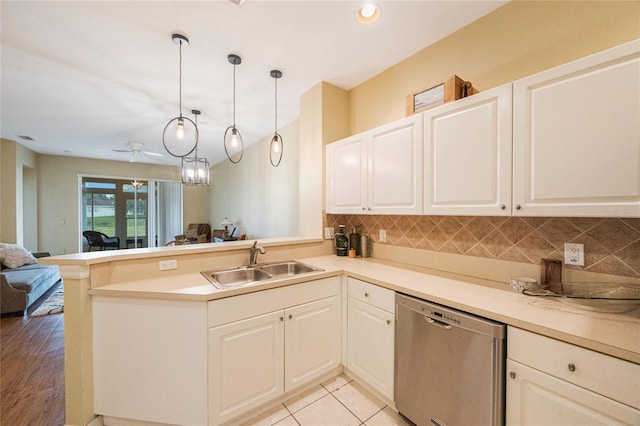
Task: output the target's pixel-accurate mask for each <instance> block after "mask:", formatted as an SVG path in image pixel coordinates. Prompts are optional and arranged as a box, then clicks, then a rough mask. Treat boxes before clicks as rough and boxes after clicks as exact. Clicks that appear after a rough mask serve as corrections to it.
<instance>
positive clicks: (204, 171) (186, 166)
mask: <svg viewBox="0 0 640 426" xmlns="http://www.w3.org/2000/svg"><path fill="white" fill-rule="evenodd" d="M191 112H192V113H193V115H195V123H194V124H195V125H196V127H197V126H198V116H199V115H200V111H199V110H197V109H193V110H191ZM181 175H182V183H183V184H185V185H192V186H200V185H209V161H208V160H207V159H206V158H205V157H198V145H197V144H196V147H195V155H194V156H193V157H187V156H184V157H182V171H181Z"/></svg>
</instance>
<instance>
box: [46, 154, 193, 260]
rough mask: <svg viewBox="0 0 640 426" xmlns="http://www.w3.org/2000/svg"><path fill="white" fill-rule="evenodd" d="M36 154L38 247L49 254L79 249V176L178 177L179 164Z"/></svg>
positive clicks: (167, 178) (161, 178)
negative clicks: (162, 164)
mask: <svg viewBox="0 0 640 426" xmlns="http://www.w3.org/2000/svg"><path fill="white" fill-rule="evenodd" d="M37 157H38V162H37V169H38V228H39V236H38V241H39V248H40V250H46V251H50V252H51V253H52V254H66V253H77V252H78V251H79V250H78V242H79V235H80V232H79V199H78V198H79V194H78V176H79V175H91V176H112V177H119V178H131V179H134V178H137V179H158V180H174V181H175V180H179V179H180V170H179V168H178V167H167V166H159V165H152V164H143V163H129V162H122V161H107V160H95V159H87V158H78V157H61V156H56V155H38V156H37ZM185 216H188V215H187V214H185Z"/></svg>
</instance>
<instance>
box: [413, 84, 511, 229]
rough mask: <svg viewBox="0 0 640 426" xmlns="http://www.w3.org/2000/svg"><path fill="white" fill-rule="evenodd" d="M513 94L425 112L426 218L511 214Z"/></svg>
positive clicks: (491, 94) (497, 92) (499, 91)
mask: <svg viewBox="0 0 640 426" xmlns="http://www.w3.org/2000/svg"><path fill="white" fill-rule="evenodd" d="M511 93H512V85H511V84H508V85H505V86H500V87H497V88H495V89H492V90H488V91H486V92H482V93H478V94H476V95H473V96H470V97H468V98H464V99H461V100H458V101H456V102H452V103H449V104H446V105H444V106H441V107H439V108H434V109H432V110H429V111H427V112H425V113H424V115H423V117H424V170H425V172H424V213H425V214H433V215H477V216H509V215H510V214H511V135H512V131H511V122H512V117H511V110H512V106H511Z"/></svg>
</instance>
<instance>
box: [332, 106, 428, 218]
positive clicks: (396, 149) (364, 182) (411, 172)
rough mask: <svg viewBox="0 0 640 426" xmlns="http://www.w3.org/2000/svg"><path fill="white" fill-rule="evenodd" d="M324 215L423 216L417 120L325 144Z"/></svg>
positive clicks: (419, 139)
mask: <svg viewBox="0 0 640 426" xmlns="http://www.w3.org/2000/svg"><path fill="white" fill-rule="evenodd" d="M327 213H336V214H338V213H351V214H363V213H365V214H366V213H371V214H421V213H422V122H421V120H420V116H419V115H416V116H412V117H408V118H405V119H402V120H399V121H396V122H394V123H391V124H388V125H385V126H382V127H378V128H376V129H373V130H370V131H368V132H364V133H362V134H358V135H355V136H352V137H349V138H346V139H343V140H341V141H338V142H335V143H332V144H330V145H327Z"/></svg>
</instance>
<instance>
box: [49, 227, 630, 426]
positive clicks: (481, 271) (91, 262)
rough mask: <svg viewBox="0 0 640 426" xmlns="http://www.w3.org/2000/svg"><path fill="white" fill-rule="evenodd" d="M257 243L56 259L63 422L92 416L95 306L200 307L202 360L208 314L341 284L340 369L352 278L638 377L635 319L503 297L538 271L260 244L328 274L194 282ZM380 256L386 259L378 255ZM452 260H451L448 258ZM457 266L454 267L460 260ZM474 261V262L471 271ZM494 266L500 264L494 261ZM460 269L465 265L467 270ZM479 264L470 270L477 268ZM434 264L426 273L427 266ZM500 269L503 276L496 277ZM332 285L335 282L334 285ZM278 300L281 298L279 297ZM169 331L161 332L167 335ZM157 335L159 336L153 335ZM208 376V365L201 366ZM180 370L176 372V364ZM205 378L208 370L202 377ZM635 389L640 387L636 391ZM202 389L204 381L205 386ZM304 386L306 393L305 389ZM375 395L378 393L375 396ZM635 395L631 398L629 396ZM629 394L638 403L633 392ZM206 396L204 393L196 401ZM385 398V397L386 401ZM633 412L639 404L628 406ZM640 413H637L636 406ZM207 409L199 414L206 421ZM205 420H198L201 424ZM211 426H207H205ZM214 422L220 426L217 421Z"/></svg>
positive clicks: (312, 243)
mask: <svg viewBox="0 0 640 426" xmlns="http://www.w3.org/2000/svg"><path fill="white" fill-rule="evenodd" d="M252 244H253V241H243V242H232V243H228V244H225V245H224V247H223V248H221V247H220V245H216V244H202V245H198V246H191V247H190V246H182V247H173V248H158V249H136V250H129V251H126V252H113V253H106V252H102V253H91V254H77V255H66V256H58V257H55V258H51V259H50V260H47V262H50V263H56V264H58V265H60V268H61V272H62V275H63V277H64V279H65V284H66V285H65V292H66V294H65V310H66V312H65V339H66V348H65V357H66V365H67V371H66V386H67V392H66V395H67V423H68V424H86V423H88V422H90V421H91V420H92V419H93V418H94V417H95V415H96V414H102V413H96V412H95V410H94V396H95V395H97V394H98V393H99V392H98V389H94V355H95V354H94V352H93V350H94V347H95V343H96V342H94V341H93V332H94V330H93V326H94V324H93V321H94V303H95V302H96V301H98V300H108V301H114V302H115V303H116V304H118V303H126V304H128V305H130V306H134V307H135V306H136V305H137V304H140V305H146V306H149V305H154V303H155V306H156V307H157V306H165V305H166V306H170V305H171V304H172V303H178V304H180V303H184V304H187V305H189V306H192V307H196V306H199V308H197V309H200V313H199V314H197V315H199V316H198V318H200V319H201V320H202V324H201V325H200V326H198V327H200V328H201V330H202V332H201V333H200V335H201V336H202V337H201V338H200V339H201V340H202V342H201V344H202V345H204V346H202V347H201V348H202V350H203V351H204V353H205V354H206V327H207V326H206V324H207V321H208V320H207V316H209V317H210V316H211V312H212V311H211V310H209V314H207V308H206V307H207V306H214V305H212V303H217V302H219V301H225V300H227V301H229V300H232V299H233V298H234V296H237V297H244V296H247V295H248V294H249V293H250V294H263V295H264V294H268V292H270V291H287V290H292V289H295V288H296V287H299V286H305V285H309V283H310V282H311V283H313V282H320V281H324V280H330V281H333V282H334V283H335V282H337V284H335V285H337V286H338V287H337V288H338V290H337V296H338V297H337V298H338V299H339V300H338V302H337V303H338V306H340V310H341V312H342V313H341V318H342V322H343V324H341V325H340V327H341V330H342V331H341V338H340V339H341V341H342V347H341V349H340V353H341V355H340V356H339V360H338V364H339V366H338V367H337V369H336V368H333V367H332V369H331V371H332V372H334V373H335V372H336V371H340V368H341V366H342V365H343V364H345V362H346V360H345V357H346V354H345V352H346V347H345V346H346V345H345V343H344V342H345V334H346V333H345V332H344V330H345V327H346V324H344V322H346V313H345V312H346V311H345V310H346V304H347V303H346V292H347V284H348V282H349V281H350V280H358V281H362V282H364V283H368V285H372V286H374V287H375V288H383V289H386V290H390V291H392V292H402V293H405V294H409V295H412V296H416V297H419V298H423V299H426V300H430V301H433V302H436V303H440V304H443V305H446V306H450V307H453V308H456V309H460V310H463V311H466V312H469V313H472V314H476V315H480V316H484V317H487V318H491V319H494V320H497V321H500V322H503V323H506V324H507V325H508V326H512V327H513V328H516V329H519V330H524V331H528V332H533V333H535V334H537V335H541V336H545V337H549V338H552V339H554V340H557V341H561V342H566V343H569V344H571V345H572V347H573V345H575V346H577V347H580V348H586V349H589V350H590V351H595V352H597V353H600V354H605V355H608V357H607V358H610V357H613V358H612V359H616V360H617V361H620V362H624V363H625V365H628V366H631V375H630V377H629V378H630V379H631V380H633V379H634V378H640V376H638V377H636V375H637V374H640V373H637V372H638V371H640V370H639V368H640V367H639V365H638V364H640V312H639V310H636V311H634V312H630V313H628V314H606V313H588V312H585V311H580V310H576V309H575V308H572V307H570V306H567V305H565V304H563V303H561V302H557V301H546V300H537V299H533V298H530V297H527V296H524V295H522V294H517V293H515V292H512V291H511V290H509V287H508V284H507V281H506V276H508V275H509V274H515V273H519V275H529V276H536V274H537V273H539V271H538V267H537V265H523V264H519V263H514V262H503V261H489V260H486V259H482V260H478V259H475V260H473V259H471V260H469V258H467V260H466V262H467V264H466V265H463V267H462V269H463V270H474V271H477V272H476V275H477V276H475V277H472V276H469V275H467V274H465V275H462V274H460V270H457V271H454V272H448V271H442V270H435V269H432V268H427V267H425V264H424V263H423V264H421V263H420V261H416V260H415V259H417V258H418V256H415V257H411V255H410V253H409V255H408V256H407V258H406V262H407V263H397V262H391V261H384V260H380V259H348V258H338V257H336V256H335V255H333V254H332V252H333V248H332V245H331V242H330V241H319V240H302V239H301V240H299V241H290V240H288V241H284V240H264V241H260V244H261V245H262V246H264V247H265V248H266V250H267V253H266V254H265V255H263V256H261V258H260V259H259V262H273V261H283V260H289V259H298V260H301V261H303V262H304V263H306V264H310V265H313V266H316V267H319V268H322V269H324V271H322V272H314V273H311V274H308V275H303V276H299V277H296V278H286V279H283V280H277V281H267V282H264V283H261V284H256V285H252V286H250V287H245V288H237V289H231V290H224V291H222V290H218V289H216V288H215V287H214V286H213V285H211V284H210V283H209V282H208V281H207V279H206V278H205V277H204V276H202V275H201V274H200V272H201V271H203V270H211V269H216V268H224V267H233V266H239V265H245V264H247V263H248V253H249V248H250V246H251V245H252ZM375 248H379V252H380V253H383V250H384V248H383V247H381V246H380V247H374V250H375ZM452 256H454V255H452ZM173 259H175V260H177V268H176V269H174V270H166V271H160V270H159V266H158V265H159V262H160V261H163V260H173ZM456 260H459V259H457V258H456ZM475 262H480V263H482V265H481V264H480V263H475ZM495 262H497V263H495ZM463 263H464V262H463ZM474 263H475V264H474ZM426 266H431V265H426ZM496 271H499V272H496ZM330 285H334V284H330ZM283 294H284V293H283ZM171 331H172V330H171V329H170V328H167V329H166V332H167V333H168V334H170V333H171ZM157 332H158V333H160V334H162V333H163V332H164V331H163V330H162V329H160V330H158V331H157ZM203 366H204V367H203V368H206V364H203ZM175 367H176V368H177V367H179V365H176V366H175ZM201 373H202V375H204V376H206V374H205V372H204V371H202V372H201ZM638 382H640V381H639V380H636V385H637V383H638ZM202 385H203V386H206V384H205V383H202ZM303 388H304V387H303ZM374 390H375V389H374ZM632 395H633V393H632ZM635 395H638V390H637V389H636V391H635ZM200 396H201V398H204V397H205V396H204V395H200ZM387 400H388V399H387ZM634 403H635V404H636V405H637V404H638V403H639V402H638V401H635V402H633V401H632V402H630V404H631V405H632V406H633V404H634ZM636 409H637V408H636ZM206 410H207V408H206V407H201V408H200V413H202V414H201V415H202V416H205V415H206ZM203 418H204V417H203ZM209 421H210V423H212V422H211V419H210V420H209ZM212 424H216V422H213V423H212Z"/></svg>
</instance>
